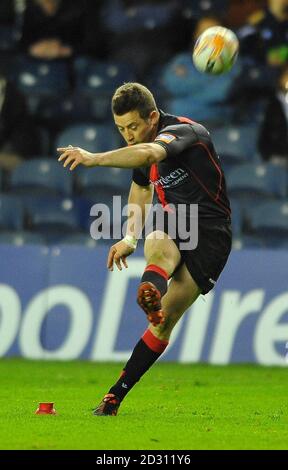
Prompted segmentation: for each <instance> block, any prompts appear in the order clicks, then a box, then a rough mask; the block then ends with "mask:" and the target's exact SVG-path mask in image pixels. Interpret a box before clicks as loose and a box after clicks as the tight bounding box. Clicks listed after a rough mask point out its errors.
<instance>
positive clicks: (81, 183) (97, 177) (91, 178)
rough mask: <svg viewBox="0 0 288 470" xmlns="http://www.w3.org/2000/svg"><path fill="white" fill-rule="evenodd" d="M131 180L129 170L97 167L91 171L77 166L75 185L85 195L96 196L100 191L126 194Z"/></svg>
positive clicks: (99, 194)
mask: <svg viewBox="0 0 288 470" xmlns="http://www.w3.org/2000/svg"><path fill="white" fill-rule="evenodd" d="M131 182H132V175H131V170H128V169H127V170H124V169H121V168H109V167H98V168H95V169H94V170H92V171H87V169H85V168H83V167H82V168H79V172H78V173H77V187H78V188H79V192H80V193H81V194H82V195H83V196H85V197H89V198H91V197H93V196H94V195H95V196H96V198H98V197H99V196H101V193H102V194H103V193H104V192H105V193H107V192H111V194H112V195H113V194H115V195H116V194H128V192H129V189H130V185H131Z"/></svg>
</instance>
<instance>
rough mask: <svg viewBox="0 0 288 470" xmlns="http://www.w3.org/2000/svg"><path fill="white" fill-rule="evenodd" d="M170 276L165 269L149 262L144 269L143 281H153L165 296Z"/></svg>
mask: <svg viewBox="0 0 288 470" xmlns="http://www.w3.org/2000/svg"><path fill="white" fill-rule="evenodd" d="M168 278H169V276H168V274H167V272H166V271H165V270H164V269H162V268H160V267H159V266H156V264H149V265H148V266H147V267H146V269H145V271H144V274H143V276H142V279H141V282H152V284H154V286H155V287H156V288H157V289H158V290H159V292H160V294H161V297H163V295H165V294H166V292H167V281H168Z"/></svg>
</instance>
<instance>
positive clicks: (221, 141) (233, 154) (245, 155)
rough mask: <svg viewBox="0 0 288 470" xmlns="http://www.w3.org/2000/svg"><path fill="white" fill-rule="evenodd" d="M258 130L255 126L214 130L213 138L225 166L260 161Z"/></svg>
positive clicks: (231, 126) (235, 126)
mask: <svg viewBox="0 0 288 470" xmlns="http://www.w3.org/2000/svg"><path fill="white" fill-rule="evenodd" d="M257 128H258V124H256V126H255V125H253V123H252V122H251V124H249V126H248V125H236V124H235V125H230V126H225V127H221V128H218V129H214V130H213V131H212V132H211V137H212V140H213V143H214V146H215V149H216V151H217V153H218V155H219V157H220V160H221V162H222V163H223V166H224V167H225V166H226V168H229V167H231V165H235V164H237V163H245V162H253V161H258V154H257V140H256V139H257Z"/></svg>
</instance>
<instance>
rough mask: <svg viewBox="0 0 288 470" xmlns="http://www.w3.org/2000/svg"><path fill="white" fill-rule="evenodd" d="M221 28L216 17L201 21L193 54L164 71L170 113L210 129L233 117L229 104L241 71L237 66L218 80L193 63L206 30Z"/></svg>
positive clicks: (183, 55)
mask: <svg viewBox="0 0 288 470" xmlns="http://www.w3.org/2000/svg"><path fill="white" fill-rule="evenodd" d="M219 25H223V23H222V21H221V20H220V18H217V17H216V16H211V15H209V16H205V17H203V18H201V19H199V20H198V21H197V23H196V25H195V28H194V30H193V34H192V38H191V46H190V47H189V50H188V51H187V52H185V53H181V54H177V55H175V56H174V57H172V59H171V60H170V61H169V62H168V63H167V65H166V66H164V67H163V72H162V80H161V81H162V88H163V89H164V90H165V91H166V92H167V94H168V95H169V98H168V99H167V101H168V103H167V105H166V106H167V108H168V112H170V113H172V114H176V115H187V116H188V117H191V118H192V119H196V120H198V121H204V122H205V123H206V124H207V125H210V126H211V125H214V124H215V125H218V124H219V123H221V122H222V121H223V120H225V119H229V117H230V108H229V105H226V103H227V98H228V96H229V93H230V88H231V85H232V84H233V82H234V78H235V76H236V75H237V74H238V73H239V67H238V64H237V63H236V64H235V65H234V67H233V68H232V70H231V71H230V72H229V73H226V74H222V75H217V76H216V75H211V74H205V73H201V72H199V71H198V70H197V69H196V68H195V66H194V64H193V62H192V50H193V47H194V44H195V42H196V40H197V39H198V37H199V36H200V35H201V34H202V33H203V32H204V31H205V30H206V29H208V28H210V27H213V26H219ZM219 121H220V122H219Z"/></svg>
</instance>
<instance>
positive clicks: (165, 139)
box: [155, 133, 176, 144]
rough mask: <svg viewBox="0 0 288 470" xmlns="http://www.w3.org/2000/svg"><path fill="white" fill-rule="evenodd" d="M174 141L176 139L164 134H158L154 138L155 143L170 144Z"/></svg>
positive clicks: (173, 136)
mask: <svg viewBox="0 0 288 470" xmlns="http://www.w3.org/2000/svg"><path fill="white" fill-rule="evenodd" d="M175 139H176V137H175V135H172V134H166V133H165V134H159V135H158V136H157V137H156V139H155V142H164V143H165V144H170V143H171V142H173V140H175Z"/></svg>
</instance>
